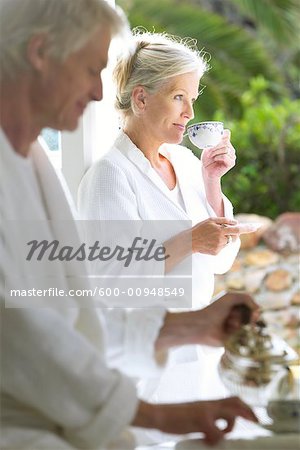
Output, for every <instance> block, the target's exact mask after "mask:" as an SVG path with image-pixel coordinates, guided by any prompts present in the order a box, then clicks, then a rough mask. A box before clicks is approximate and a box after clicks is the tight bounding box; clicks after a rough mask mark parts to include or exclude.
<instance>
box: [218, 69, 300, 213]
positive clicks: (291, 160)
mask: <svg viewBox="0 0 300 450" xmlns="http://www.w3.org/2000/svg"><path fill="white" fill-rule="evenodd" d="M241 102H242V105H243V114H242V117H241V118H240V119H239V120H235V121H230V120H228V119H227V118H226V117H225V116H224V113H223V112H221V111H218V112H216V114H215V116H214V119H215V120H223V121H224V123H225V126H226V128H229V129H230V130H231V133H232V138H231V140H232V143H233V145H234V147H235V148H236V152H237V163H236V166H235V167H234V169H232V171H231V172H229V174H228V175H226V176H225V177H224V180H223V189H224V191H225V193H226V194H227V195H228V196H229V198H230V199H231V200H232V202H233V204H234V205H235V211H236V212H245V213H257V214H262V215H267V216H269V217H273V218H275V217H276V216H278V215H279V214H280V213H282V212H285V211H300V175H299V173H300V100H291V99H289V98H287V97H283V98H282V99H281V101H280V102H277V103H275V102H274V101H273V100H272V99H271V97H270V95H269V93H268V82H267V81H266V80H265V79H264V78H263V77H261V76H259V77H257V78H254V79H252V80H251V82H250V88H249V90H248V91H246V92H245V93H244V94H243V96H242V99H241Z"/></svg>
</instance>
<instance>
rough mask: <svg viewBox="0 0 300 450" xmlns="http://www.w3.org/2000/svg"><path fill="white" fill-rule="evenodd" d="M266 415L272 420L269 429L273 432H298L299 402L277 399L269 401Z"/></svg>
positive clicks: (299, 427) (299, 428)
mask: <svg viewBox="0 0 300 450" xmlns="http://www.w3.org/2000/svg"><path fill="white" fill-rule="evenodd" d="M267 413H268V415H269V417H270V418H271V419H272V420H273V425H272V426H271V427H270V428H272V429H273V430H274V431H278V432H279V431H280V432H284V431H289V432H295V433H296V432H299V430H300V400H298V399H278V400H271V401H269V403H268V406H267Z"/></svg>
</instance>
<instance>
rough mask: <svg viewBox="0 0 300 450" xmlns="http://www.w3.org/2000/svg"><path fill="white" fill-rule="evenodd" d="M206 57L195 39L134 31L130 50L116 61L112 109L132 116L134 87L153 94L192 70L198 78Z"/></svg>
mask: <svg viewBox="0 0 300 450" xmlns="http://www.w3.org/2000/svg"><path fill="white" fill-rule="evenodd" d="M206 55H207V53H205V52H203V51H199V50H198V49H197V47H196V41H195V39H190V38H185V39H182V38H178V37H176V36H171V35H168V34H166V33H149V32H145V31H141V30H140V29H135V30H134V31H133V44H132V48H131V49H130V50H129V51H128V53H127V54H126V55H122V56H121V57H120V58H119V59H118V61H117V64H116V67H115V69H114V72H113V78H114V81H115V84H116V104H115V106H116V109H117V110H118V111H119V112H121V113H122V114H123V115H128V114H130V113H132V112H134V105H133V103H132V91H133V89H134V88H135V87H136V86H138V85H141V86H144V88H145V89H146V90H147V91H148V92H149V93H150V94H153V93H155V92H157V91H158V90H159V89H160V88H161V87H162V85H163V84H164V83H165V82H166V81H168V79H169V78H171V77H174V76H177V75H182V74H184V73H189V72H193V71H195V70H198V71H199V77H201V76H202V75H203V73H204V72H205V71H206V70H208V64H207V62H206V60H205V56H206Z"/></svg>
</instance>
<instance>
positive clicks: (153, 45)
mask: <svg viewBox="0 0 300 450" xmlns="http://www.w3.org/2000/svg"><path fill="white" fill-rule="evenodd" d="M206 69H207V64H206V62H205V60H204V58H203V57H202V55H201V52H199V51H198V50H197V49H196V48H195V46H192V47H191V46H189V44H188V43H185V42H184V41H183V40H179V39H175V38H173V37H170V36H168V35H166V34H155V33H153V34H152V33H147V32H146V33H143V32H142V33H140V32H137V33H136V35H135V36H134V38H133V48H132V49H131V52H129V53H128V54H127V55H124V56H122V57H121V58H120V59H119V61H118V63H117V65H116V67H115V70H114V79H115V83H116V90H117V98H116V108H117V111H118V112H119V113H120V115H121V119H122V130H121V132H120V135H119V136H118V137H117V139H116V141H115V143H114V145H113V147H112V149H111V150H110V151H109V152H108V153H107V154H106V155H105V156H104V157H103V158H102V159H101V160H99V161H97V162H96V163H95V164H94V166H92V168H91V169H90V170H89V171H88V172H87V173H86V175H85V176H84V178H83V180H82V182H81V186H80V189H79V210H80V213H81V216H82V217H83V218H84V219H94V220H132V221H148V220H162V221H163V220H173V221H181V220H190V221H191V223H192V227H191V228H190V229H188V230H186V232H185V233H180V234H179V235H177V236H172V238H171V236H170V238H171V239H168V240H167V241H165V242H164V246H165V248H166V253H167V255H170V257H169V258H168V259H167V260H166V263H165V265H164V267H163V271H164V272H165V273H168V272H169V271H170V270H172V269H173V268H174V267H175V266H176V265H178V264H179V263H180V262H182V261H183V260H184V259H185V258H187V257H188V256H189V254H190V253H191V252H192V254H193V255H192V271H193V273H192V275H193V277H192V278H193V295H192V297H193V298H192V306H193V308H199V307H200V308H201V307H204V306H206V305H207V304H208V303H209V302H210V300H211V298H212V294H213V290H214V274H216V273H223V272H225V271H227V270H228V269H229V268H230V267H231V265H232V263H233V261H234V259H235V257H236V254H237V252H238V250H239V244H240V241H239V238H238V236H239V234H240V229H239V227H238V226H237V225H236V222H235V221H234V220H233V208H232V205H231V203H230V201H229V200H228V199H227V198H226V197H225V196H224V194H223V193H222V189H221V178H222V176H223V175H225V174H226V173H227V172H228V171H229V170H230V169H231V168H232V167H233V166H234V165H235V159H236V156H235V150H234V148H233V146H232V144H231V142H230V132H229V131H228V130H226V131H225V134H224V137H223V138H222V140H221V142H220V143H219V144H218V145H217V146H216V147H215V148H213V149H209V150H205V151H203V153H202V157H201V161H199V160H198V159H197V158H196V157H195V156H194V155H193V154H192V152H191V151H190V150H189V149H187V148H185V147H182V146H180V145H179V144H180V143H181V141H182V139H183V135H184V133H185V130H186V126H187V124H188V122H189V121H190V120H191V119H193V117H194V111H193V105H194V102H195V100H196V99H197V97H198V91H199V82H200V79H201V77H202V75H203V73H204V72H205V71H206ZM229 230H230V231H229ZM193 353H194V350H193ZM186 355H187V349H185V350H184V355H182V357H183V358H184V359H186ZM177 359H178V355H177ZM192 359H194V357H193V358H192ZM190 391H191V392H192V389H191V390H190Z"/></svg>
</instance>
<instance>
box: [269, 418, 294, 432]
mask: <svg viewBox="0 0 300 450" xmlns="http://www.w3.org/2000/svg"><path fill="white" fill-rule="evenodd" d="M261 425H262V427H263V428H265V429H266V430H269V431H272V432H273V433H276V434H277V433H279V434H282V433H299V431H300V422H299V419H298V420H287V421H280V422H273V423H272V424H269V425H264V424H261Z"/></svg>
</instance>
